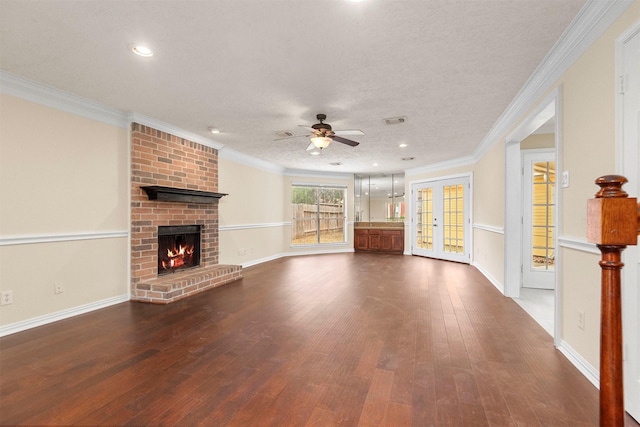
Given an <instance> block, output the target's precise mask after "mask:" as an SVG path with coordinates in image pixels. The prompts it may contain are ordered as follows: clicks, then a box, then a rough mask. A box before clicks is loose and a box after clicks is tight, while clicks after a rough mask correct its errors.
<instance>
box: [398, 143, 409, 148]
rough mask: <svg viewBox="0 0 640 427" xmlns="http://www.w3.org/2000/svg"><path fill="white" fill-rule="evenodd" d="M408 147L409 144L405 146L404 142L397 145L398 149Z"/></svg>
mask: <svg viewBox="0 0 640 427" xmlns="http://www.w3.org/2000/svg"><path fill="white" fill-rule="evenodd" d="M408 146H409V144H405V143H404V142H403V143H402V144H399V145H398V147H400V148H405V147H408Z"/></svg>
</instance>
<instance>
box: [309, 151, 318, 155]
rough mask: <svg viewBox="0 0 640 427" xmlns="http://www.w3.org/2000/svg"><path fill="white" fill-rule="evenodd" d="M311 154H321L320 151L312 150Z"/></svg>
mask: <svg viewBox="0 0 640 427" xmlns="http://www.w3.org/2000/svg"><path fill="white" fill-rule="evenodd" d="M309 154H311V155H312V156H317V155H318V154H320V152H319V151H311V152H310V153H309Z"/></svg>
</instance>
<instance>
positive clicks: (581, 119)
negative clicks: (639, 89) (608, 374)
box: [558, 2, 640, 368]
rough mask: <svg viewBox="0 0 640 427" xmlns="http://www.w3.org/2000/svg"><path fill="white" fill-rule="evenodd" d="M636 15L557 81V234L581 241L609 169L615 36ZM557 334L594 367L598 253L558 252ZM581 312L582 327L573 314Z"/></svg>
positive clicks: (634, 10)
mask: <svg viewBox="0 0 640 427" xmlns="http://www.w3.org/2000/svg"><path fill="white" fill-rule="evenodd" d="M638 18H640V2H634V3H633V4H632V6H631V7H630V8H629V9H628V10H627V11H626V12H625V13H624V14H623V15H622V16H621V17H620V18H619V19H618V20H617V21H616V22H615V23H614V24H613V25H612V26H611V27H610V28H609V29H608V30H607V31H606V32H605V33H604V35H603V36H602V37H600V39H598V40H597V41H596V43H595V44H594V45H593V46H592V47H591V48H590V49H589V50H588V51H587V52H586V53H585V54H584V55H582V57H581V58H580V59H579V60H578V61H577V62H576V63H575V64H574V65H573V66H572V67H571V68H570V69H569V70H568V71H567V73H565V75H564V76H563V77H562V78H561V81H560V82H558V83H559V84H561V85H562V97H563V105H562V115H563V121H562V128H563V135H562V141H563V142H562V156H563V165H562V169H563V170H567V171H569V172H570V176H571V179H570V184H571V185H570V187H569V188H565V189H562V191H560V193H559V196H560V198H561V204H562V212H561V213H560V214H561V216H562V229H561V230H560V231H559V235H560V236H565V237H569V238H577V239H580V240H586V200H587V199H589V198H591V197H593V195H594V194H595V192H596V191H597V189H598V187H597V186H596V185H595V184H594V183H593V182H594V180H595V179H596V178H597V177H599V176H601V175H606V174H611V173H614V172H615V154H616V152H615V139H616V135H615V81H616V77H615V40H616V38H617V37H619V36H620V35H621V34H622V33H623V32H624V31H625V30H627V29H628V28H629V27H630V26H631V25H632V24H633V23H634V22H636V21H637V20H638ZM562 257H563V259H562V267H563V271H562V273H561V287H562V301H563V306H562V325H563V330H562V337H563V340H564V341H566V342H567V343H568V344H569V345H570V346H571V347H572V348H574V349H576V350H577V351H578V352H579V353H580V355H581V356H582V357H584V358H585V359H586V360H587V361H588V362H589V363H590V364H591V365H592V366H594V367H596V368H597V367H598V366H599V351H600V350H599V334H600V332H599V329H600V324H599V318H600V310H599V304H600V272H599V268H598V267H597V260H598V259H599V257H598V256H596V255H593V254H589V253H585V252H581V251H576V250H574V249H570V248H564V250H563V251H562ZM578 310H580V311H584V313H585V329H584V330H582V329H580V328H578V313H577V311H578Z"/></svg>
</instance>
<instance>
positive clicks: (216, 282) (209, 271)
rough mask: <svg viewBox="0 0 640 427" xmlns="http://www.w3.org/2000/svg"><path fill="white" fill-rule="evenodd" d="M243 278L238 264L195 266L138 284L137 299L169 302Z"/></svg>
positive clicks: (160, 302) (161, 302) (162, 302)
mask: <svg viewBox="0 0 640 427" xmlns="http://www.w3.org/2000/svg"><path fill="white" fill-rule="evenodd" d="M241 278H242V268H241V267H240V266H238V265H216V266H213V267H206V268H194V269H191V270H184V271H180V272H176V273H175V274H169V275H168V276H160V277H159V278H157V279H153V280H146V281H142V282H140V283H138V284H137V285H136V295H137V298H136V299H137V300H138V301H142V302H152V303H156V304H168V303H170V302H173V301H177V300H179V299H182V298H186V297H188V296H191V295H194V294H197V293H199V292H203V291H206V290H207V289H211V288H215V287H217V286H220V285H224V284H226V283H229V282H233V281H235V280H238V279H241Z"/></svg>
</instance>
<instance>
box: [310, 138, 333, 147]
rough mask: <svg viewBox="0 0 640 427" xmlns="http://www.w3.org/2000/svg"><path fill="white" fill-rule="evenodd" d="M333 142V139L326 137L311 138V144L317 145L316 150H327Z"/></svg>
mask: <svg viewBox="0 0 640 427" xmlns="http://www.w3.org/2000/svg"><path fill="white" fill-rule="evenodd" d="M331 141H332V139H331V138H328V137H326V136H314V137H312V138H311V142H312V143H313V145H315V146H316V148H319V149H321V150H322V149H323V148H327V147H328V146H329V144H331Z"/></svg>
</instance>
